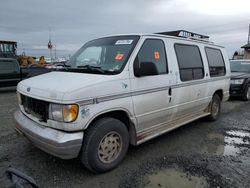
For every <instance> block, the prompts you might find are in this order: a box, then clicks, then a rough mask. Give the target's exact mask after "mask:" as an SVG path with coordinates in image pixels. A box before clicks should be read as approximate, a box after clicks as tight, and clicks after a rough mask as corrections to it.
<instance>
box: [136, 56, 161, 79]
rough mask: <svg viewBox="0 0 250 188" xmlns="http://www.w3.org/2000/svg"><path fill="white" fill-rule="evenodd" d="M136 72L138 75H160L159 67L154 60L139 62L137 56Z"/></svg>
mask: <svg viewBox="0 0 250 188" xmlns="http://www.w3.org/2000/svg"><path fill="white" fill-rule="evenodd" d="M134 74H135V76H136V77H142V76H152V75H158V71H157V68H156V66H155V64H154V63H153V62H141V63H139V60H138V58H137V57H136V59H135V61H134Z"/></svg>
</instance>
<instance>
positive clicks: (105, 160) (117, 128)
mask: <svg viewBox="0 0 250 188" xmlns="http://www.w3.org/2000/svg"><path fill="white" fill-rule="evenodd" d="M128 146H129V134H128V129H127V127H126V126H125V124H124V123H122V122H121V121H120V120H118V119H114V118H109V117H106V118H102V119H99V120H97V121H96V122H95V123H94V124H93V125H91V127H89V129H88V130H87V132H86V134H85V136H84V142H83V147H82V152H81V156H80V157H81V161H82V163H83V164H84V165H85V166H86V167H87V168H88V169H89V170H91V171H92V172H95V173H102V172H106V171H109V170H111V169H113V168H115V167H116V166H118V164H119V163H120V162H121V161H122V160H123V158H124V157H125V155H126V153H127V150H128Z"/></svg>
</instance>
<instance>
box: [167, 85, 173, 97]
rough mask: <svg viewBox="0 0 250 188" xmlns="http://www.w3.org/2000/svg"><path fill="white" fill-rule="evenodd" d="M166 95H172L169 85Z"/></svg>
mask: <svg viewBox="0 0 250 188" xmlns="http://www.w3.org/2000/svg"><path fill="white" fill-rule="evenodd" d="M168 95H169V96H171V95H172V88H171V87H170V88H169V89H168Z"/></svg>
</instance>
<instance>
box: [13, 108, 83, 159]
mask: <svg viewBox="0 0 250 188" xmlns="http://www.w3.org/2000/svg"><path fill="white" fill-rule="evenodd" d="M14 118H15V120H16V129H17V130H18V131H19V132H21V133H23V134H24V135H25V136H26V137H27V138H28V139H29V140H30V141H31V142H32V143H33V144H34V145H35V146H37V147H38V148H40V149H41V150H43V151H45V152H47V153H50V154H52V155H54V156H57V157H59V158H62V159H72V158H75V157H77V156H78V154H79V152H80V150H81V146H82V141H83V132H76V133H68V132H63V131H59V130H55V129H52V128H48V127H44V126H42V125H40V124H38V123H36V122H34V121H32V120H31V119H30V118H28V117H27V116H25V115H24V114H23V113H22V112H21V111H20V110H18V111H16V112H15V114H14Z"/></svg>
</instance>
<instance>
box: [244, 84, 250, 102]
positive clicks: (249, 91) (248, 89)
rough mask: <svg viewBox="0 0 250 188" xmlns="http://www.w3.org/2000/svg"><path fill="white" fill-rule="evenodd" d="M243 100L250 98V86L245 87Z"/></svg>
mask: <svg viewBox="0 0 250 188" xmlns="http://www.w3.org/2000/svg"><path fill="white" fill-rule="evenodd" d="M243 100H244V101H249V100H250V86H247V87H246V90H245V93H244V95H243Z"/></svg>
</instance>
